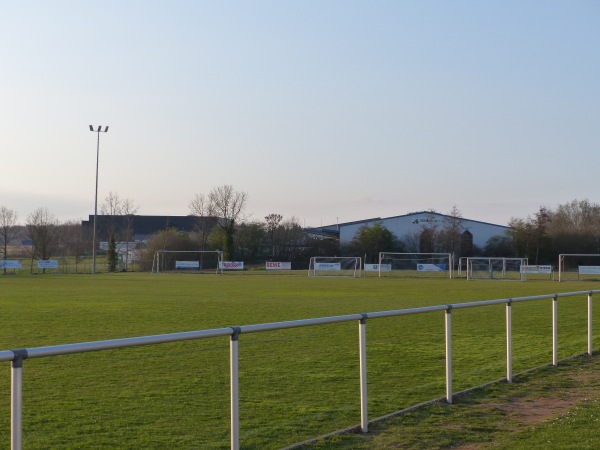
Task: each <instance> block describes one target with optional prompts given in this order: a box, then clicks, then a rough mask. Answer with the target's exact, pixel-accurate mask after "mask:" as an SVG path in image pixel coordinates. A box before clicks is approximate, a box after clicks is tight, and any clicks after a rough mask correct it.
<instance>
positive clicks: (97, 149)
mask: <svg viewBox="0 0 600 450" xmlns="http://www.w3.org/2000/svg"><path fill="white" fill-rule="evenodd" d="M90 131H93V132H94V133H97V134H98V141H97V144H96V195H95V197H94V234H93V237H92V274H95V273H96V222H97V217H98V162H99V160H100V133H106V132H107V131H108V127H107V126H106V127H104V130H103V129H102V125H98V129H97V130H94V127H93V126H92V125H90Z"/></svg>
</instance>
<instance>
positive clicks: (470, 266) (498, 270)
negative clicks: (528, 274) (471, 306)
mask: <svg viewBox="0 0 600 450" xmlns="http://www.w3.org/2000/svg"><path fill="white" fill-rule="evenodd" d="M521 266H527V258H483V257H473V258H467V280H514V281H525V279H526V278H525V272H524V271H522V270H521Z"/></svg>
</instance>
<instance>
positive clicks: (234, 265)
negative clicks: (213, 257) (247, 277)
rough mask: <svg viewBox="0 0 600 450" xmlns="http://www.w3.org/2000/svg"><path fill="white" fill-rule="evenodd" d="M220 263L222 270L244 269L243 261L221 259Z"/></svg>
mask: <svg viewBox="0 0 600 450" xmlns="http://www.w3.org/2000/svg"><path fill="white" fill-rule="evenodd" d="M220 264H221V268H222V269H223V270H244V262H243V261H223V262H221V263H220Z"/></svg>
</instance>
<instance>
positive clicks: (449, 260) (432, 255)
mask: <svg viewBox="0 0 600 450" xmlns="http://www.w3.org/2000/svg"><path fill="white" fill-rule="evenodd" d="M389 255H397V256H417V257H423V258H440V259H443V260H445V264H447V266H448V270H447V271H446V272H448V278H449V279H452V277H453V275H452V269H453V266H454V263H453V259H454V258H453V255H452V253H421V252H416V253H407V252H379V259H378V261H379V278H381V277H382V272H381V266H382V264H383V262H382V261H383V257H384V256H389ZM392 270H393V269H392Z"/></svg>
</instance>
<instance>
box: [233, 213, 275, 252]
mask: <svg viewBox="0 0 600 450" xmlns="http://www.w3.org/2000/svg"><path fill="white" fill-rule="evenodd" d="M235 247H236V255H237V257H238V258H240V259H242V260H244V261H256V260H259V259H262V260H264V258H265V257H266V253H267V252H268V247H267V242H266V232H265V226H264V224H263V223H262V222H250V223H242V224H240V225H238V227H237V231H236V234H235Z"/></svg>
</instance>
